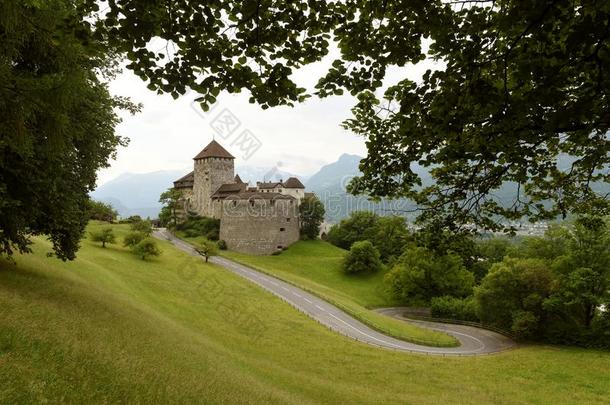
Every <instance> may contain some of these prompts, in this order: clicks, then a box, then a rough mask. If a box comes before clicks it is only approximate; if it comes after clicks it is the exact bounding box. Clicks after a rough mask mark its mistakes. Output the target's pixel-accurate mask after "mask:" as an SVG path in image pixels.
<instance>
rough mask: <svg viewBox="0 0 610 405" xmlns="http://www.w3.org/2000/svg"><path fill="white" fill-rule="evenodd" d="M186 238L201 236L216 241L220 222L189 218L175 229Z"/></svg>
mask: <svg viewBox="0 0 610 405" xmlns="http://www.w3.org/2000/svg"><path fill="white" fill-rule="evenodd" d="M176 229H177V230H178V231H182V232H184V235H185V236H186V237H188V238H195V237H198V236H203V237H205V238H206V239H209V240H218V233H219V231H220V220H219V219H215V218H208V217H199V216H198V217H190V218H188V219H187V220H186V221H184V222H183V223H181V224H178V226H177V227H176Z"/></svg>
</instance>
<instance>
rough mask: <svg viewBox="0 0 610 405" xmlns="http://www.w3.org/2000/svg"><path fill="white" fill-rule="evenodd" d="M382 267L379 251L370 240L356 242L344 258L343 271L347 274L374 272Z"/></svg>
mask: <svg viewBox="0 0 610 405" xmlns="http://www.w3.org/2000/svg"><path fill="white" fill-rule="evenodd" d="M381 267H382V264H381V259H380V258H379V251H378V250H377V249H376V248H375V246H373V244H372V243H371V242H370V241H368V240H363V241H360V242H354V244H353V245H352V247H351V248H350V250H349V253H348V254H347V255H346V256H345V259H344V260H343V271H344V272H345V273H347V274H357V273H367V272H370V273H374V272H377V271H379V270H380V269H381Z"/></svg>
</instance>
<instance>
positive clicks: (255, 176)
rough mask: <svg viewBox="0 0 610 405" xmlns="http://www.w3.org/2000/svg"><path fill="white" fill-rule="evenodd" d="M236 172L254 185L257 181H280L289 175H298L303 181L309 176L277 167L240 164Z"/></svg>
mask: <svg viewBox="0 0 610 405" xmlns="http://www.w3.org/2000/svg"><path fill="white" fill-rule="evenodd" d="M235 173H236V174H239V177H240V178H241V179H242V180H243V181H245V182H246V183H248V182H249V183H251V184H252V185H255V184H256V182H257V181H280V180H286V179H287V178H289V177H297V178H298V179H299V180H301V181H305V180H306V179H307V177H304V176H300V175H298V174H294V173H289V172H285V171H283V170H281V169H280V168H277V167H257V166H238V167H236V168H235Z"/></svg>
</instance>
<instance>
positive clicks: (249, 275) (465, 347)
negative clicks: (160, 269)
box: [154, 229, 515, 356]
mask: <svg viewBox="0 0 610 405" xmlns="http://www.w3.org/2000/svg"><path fill="white" fill-rule="evenodd" d="M154 236H155V237H157V238H159V239H165V240H168V241H170V242H171V243H172V244H173V245H174V246H176V247H177V248H179V249H181V250H183V251H185V252H187V253H189V254H191V255H194V256H199V254H198V253H197V252H196V251H195V250H194V249H193V247H192V246H191V245H189V244H188V243H186V242H184V241H182V240H180V239H178V238H176V237H175V236H173V235H172V234H171V233H169V232H167V231H166V230H163V229H160V230H156V231H155V232H154ZM210 261H211V262H212V263H215V264H217V265H219V266H221V267H223V268H225V269H227V270H229V271H231V272H232V273H235V274H237V275H238V276H240V277H243V278H245V279H247V280H249V281H251V282H253V283H255V284H257V285H259V286H260V287H262V288H264V289H265V290H267V291H269V292H271V293H272V294H275V295H276V296H278V297H280V298H281V299H282V300H284V301H286V302H287V303H288V304H290V305H292V306H293V307H294V308H296V309H297V310H299V311H301V312H303V313H305V314H306V315H308V316H309V317H311V318H313V319H315V320H316V321H318V322H319V323H321V324H323V325H325V326H327V327H328V328H330V329H332V330H333V331H336V332H338V333H340V334H343V335H345V336H348V337H350V338H352V339H355V340H358V341H361V342H364V343H367V344H370V345H374V346H379V347H383V348H386V349H393V350H399V351H405V352H414V353H423V354H431V355H453V356H473V355H482V354H490V353H497V352H500V351H503V350H507V349H510V348H513V347H515V343H514V342H513V341H512V340H510V339H509V338H507V337H505V336H503V335H500V334H498V333H495V332H491V331H488V330H485V329H479V328H475V327H471V326H463V325H454V324H444V323H436V322H425V321H415V320H410V319H407V318H405V317H404V316H403V314H404V309H401V308H384V309H378V310H377V312H379V313H381V314H383V315H387V316H390V317H393V318H396V319H400V320H403V321H406V322H410V323H413V324H415V325H418V326H421V327H424V328H429V329H434V330H438V331H442V332H445V333H447V334H449V335H451V336H454V337H455V338H456V339H458V340H459V341H460V346H458V347H430V346H422V345H418V344H415V343H409V342H405V341H403V340H399V339H396V338H393V337H391V336H387V335H385V334H383V333H381V332H378V331H376V330H374V329H372V328H370V327H369V326H367V325H365V324H363V323H362V322H360V321H358V320H357V319H355V318H353V317H352V316H351V315H348V314H347V313H345V312H343V311H342V310H341V309H339V308H337V307H335V306H334V305H332V304H330V303H328V302H326V301H324V300H323V299H321V298H318V297H317V296H315V295H313V294H311V293H308V292H307V291H304V290H302V289H300V288H298V287H296V286H294V285H292V284H289V283H287V282H285V281H282V280H279V279H277V278H275V277H272V276H269V275H267V274H264V273H261V272H259V271H256V270H254V269H252V268H250V267H248V266H244V265H242V264H239V263H236V262H234V261H232V260H229V259H226V258H224V257H212V258H210Z"/></svg>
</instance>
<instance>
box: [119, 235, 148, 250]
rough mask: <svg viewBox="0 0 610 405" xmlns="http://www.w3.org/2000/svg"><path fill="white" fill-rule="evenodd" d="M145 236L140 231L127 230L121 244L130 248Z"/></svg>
mask: <svg viewBox="0 0 610 405" xmlns="http://www.w3.org/2000/svg"><path fill="white" fill-rule="evenodd" d="M146 236H147V235H145V234H143V233H142V232H129V233H128V234H127V235H125V237H124V238H123V246H125V247H129V248H132V247H134V246H136V245H137V244H138V243H140V242H142V241H143V240H144V239H146Z"/></svg>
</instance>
